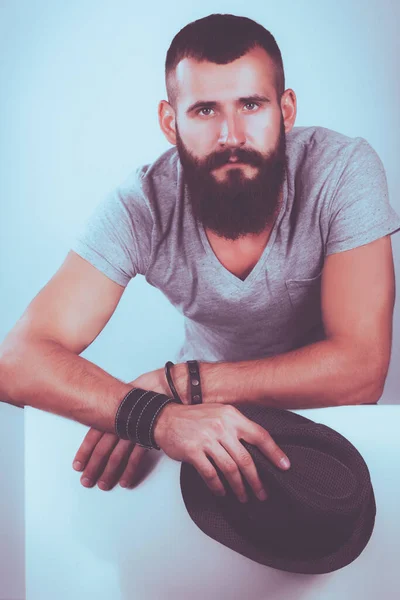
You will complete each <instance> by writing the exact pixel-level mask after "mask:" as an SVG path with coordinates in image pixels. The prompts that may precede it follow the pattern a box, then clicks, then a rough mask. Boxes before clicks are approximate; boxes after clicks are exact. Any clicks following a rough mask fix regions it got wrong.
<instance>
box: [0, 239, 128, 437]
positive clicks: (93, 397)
mask: <svg viewBox="0 0 400 600" xmlns="http://www.w3.org/2000/svg"><path fill="white" fill-rule="evenodd" d="M123 291H124V287H123V286H121V285H119V284H117V283H115V282H114V281H112V280H111V279H109V278H108V277H106V276H105V275H103V273H101V272H100V271H99V270H98V269H96V268H95V267H93V266H92V265H91V264H90V263H89V262H87V261H86V260H84V259H83V258H81V257H80V256H79V255H78V254H76V253H75V252H73V251H71V252H70V253H69V254H68V255H67V257H66V259H65V261H64V263H63V264H62V265H61V267H60V269H59V270H58V271H57V272H56V273H55V275H54V276H53V277H52V279H51V280H50V281H49V282H48V283H47V284H46V286H45V287H44V288H43V289H42V290H41V291H40V292H39V293H38V294H37V296H36V297H35V298H34V299H33V300H32V302H31V303H30V305H29V306H28V308H27V309H26V311H25V312H24V314H23V315H22V317H21V319H20V320H19V321H18V322H17V323H16V325H15V326H14V328H13V329H12V330H11V331H10V332H9V334H8V335H7V336H6V338H5V340H4V341H3V343H2V344H1V346H0V400H1V401H2V402H8V403H9V404H13V405H15V406H20V407H23V406H33V407H35V408H38V409H41V410H45V411H48V412H52V413H55V414H58V415H61V416H64V417H67V418H69V419H73V420H75V421H79V422H80V423H83V424H85V425H89V426H92V427H95V428H96V429H100V430H102V431H108V432H112V433H114V418H115V413H116V411H117V408H118V406H119V404H120V402H121V400H122V398H123V397H124V396H125V394H126V393H127V392H128V391H129V389H131V387H132V386H131V385H129V384H127V383H124V382H122V381H120V380H119V379H116V378H114V377H112V376H111V375H110V374H108V373H106V372H105V371H104V370H103V369H101V368H100V367H98V366H96V365H95V364H93V363H91V362H90V361H88V360H86V359H85V358H82V357H80V356H78V355H79V354H80V353H81V352H83V350H85V348H87V347H88V346H89V345H90V344H91V343H92V341H93V340H94V339H95V338H96V337H97V336H98V335H99V333H100V332H101V331H102V329H103V328H104V327H105V325H106V324H107V322H108V321H109V319H110V318H111V316H112V314H113V312H114V311H115V309H116V307H117V305H118V302H119V300H120V298H121V296H122V294H123Z"/></svg>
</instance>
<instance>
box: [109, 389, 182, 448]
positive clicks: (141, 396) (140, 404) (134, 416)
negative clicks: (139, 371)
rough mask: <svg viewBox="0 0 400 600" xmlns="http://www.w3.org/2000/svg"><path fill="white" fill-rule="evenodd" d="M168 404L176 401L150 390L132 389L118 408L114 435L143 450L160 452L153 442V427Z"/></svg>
mask: <svg viewBox="0 0 400 600" xmlns="http://www.w3.org/2000/svg"><path fill="white" fill-rule="evenodd" d="M170 402H176V400H175V399H173V398H169V397H168V396H166V395H165V394H158V393H157V392H153V391H151V390H143V389H141V388H132V389H131V390H129V392H128V393H127V394H126V396H125V397H124V398H123V399H122V402H121V404H120V405H119V407H118V410H117V413H116V415H115V433H116V434H117V436H118V437H120V438H121V439H123V440H130V441H131V442H134V443H135V444H137V445H138V446H142V447H143V448H148V449H152V448H154V449H155V450H160V447H159V446H158V445H157V444H156V442H155V440H154V435H153V434H154V427H155V424H156V418H157V416H158V415H159V413H160V412H161V410H162V409H163V408H164V406H166V405H167V404H169V403H170Z"/></svg>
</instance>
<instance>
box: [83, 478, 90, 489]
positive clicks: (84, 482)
mask: <svg viewBox="0 0 400 600" xmlns="http://www.w3.org/2000/svg"><path fill="white" fill-rule="evenodd" d="M81 481H82V483H83V485H85V486H87V487H90V486H91V485H92V480H91V479H89V477H84V478H83V479H82V480H81Z"/></svg>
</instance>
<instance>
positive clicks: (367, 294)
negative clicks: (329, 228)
mask: <svg viewBox="0 0 400 600" xmlns="http://www.w3.org/2000/svg"><path fill="white" fill-rule="evenodd" d="M321 303H322V317H323V324H324V329H325V334H326V339H325V340H323V341H321V342H317V343H314V344H310V345H308V346H304V347H302V348H299V349H296V350H293V351H291V352H286V353H284V354H280V355H276V356H273V357H268V358H262V359H257V360H248V361H239V362H219V363H199V366H200V379H201V387H202V393H203V402H222V403H228V404H231V403H234V402H239V401H242V402H260V403H262V404H264V405H265V406H276V407H280V408H291V409H301V408H317V407H324V406H335V405H343V404H370V403H371V404H372V403H376V402H377V401H378V400H379V398H380V396H381V395H382V391H383V388H384V384H385V379H386V375H387V371H388V368H389V362H390V352H391V344H392V321H393V308H394V303H395V274H394V266H393V256H392V248H391V240H390V236H385V237H383V238H380V239H378V240H376V241H374V242H371V243H369V244H365V245H363V246H360V247H358V248H354V249H353V250H348V251H346V252H340V253H336V254H331V255H329V256H327V258H326V260H325V264H324V269H323V273H322V289H321ZM172 375H173V378H174V381H175V378H176V380H177V383H178V386H177V387H178V393H181V394H182V395H183V396H184V397H187V398H190V389H189V382H188V375H187V366H186V365H185V364H183V363H180V364H178V365H176V366H174V367H173V369H172ZM175 385H176V384H175Z"/></svg>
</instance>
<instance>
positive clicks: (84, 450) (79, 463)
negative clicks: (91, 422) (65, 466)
mask: <svg viewBox="0 0 400 600" xmlns="http://www.w3.org/2000/svg"><path fill="white" fill-rule="evenodd" d="M103 434H104V432H103V431H98V430H97V429H93V427H91V428H90V429H89V431H88V432H87V434H86V435H85V437H84V438H83V442H82V444H81V445H80V446H79V450H78V452H77V453H76V454H75V458H74V460H73V463H72V466H73V468H74V469H75V471H81V470H82V469H84V468H85V467H86V464H87V461H88V460H89V458H90V456H91V454H92V452H93V449H94V448H95V446H96V444H97V443H98V442H99V441H100V439H101V438H102V436H103Z"/></svg>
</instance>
